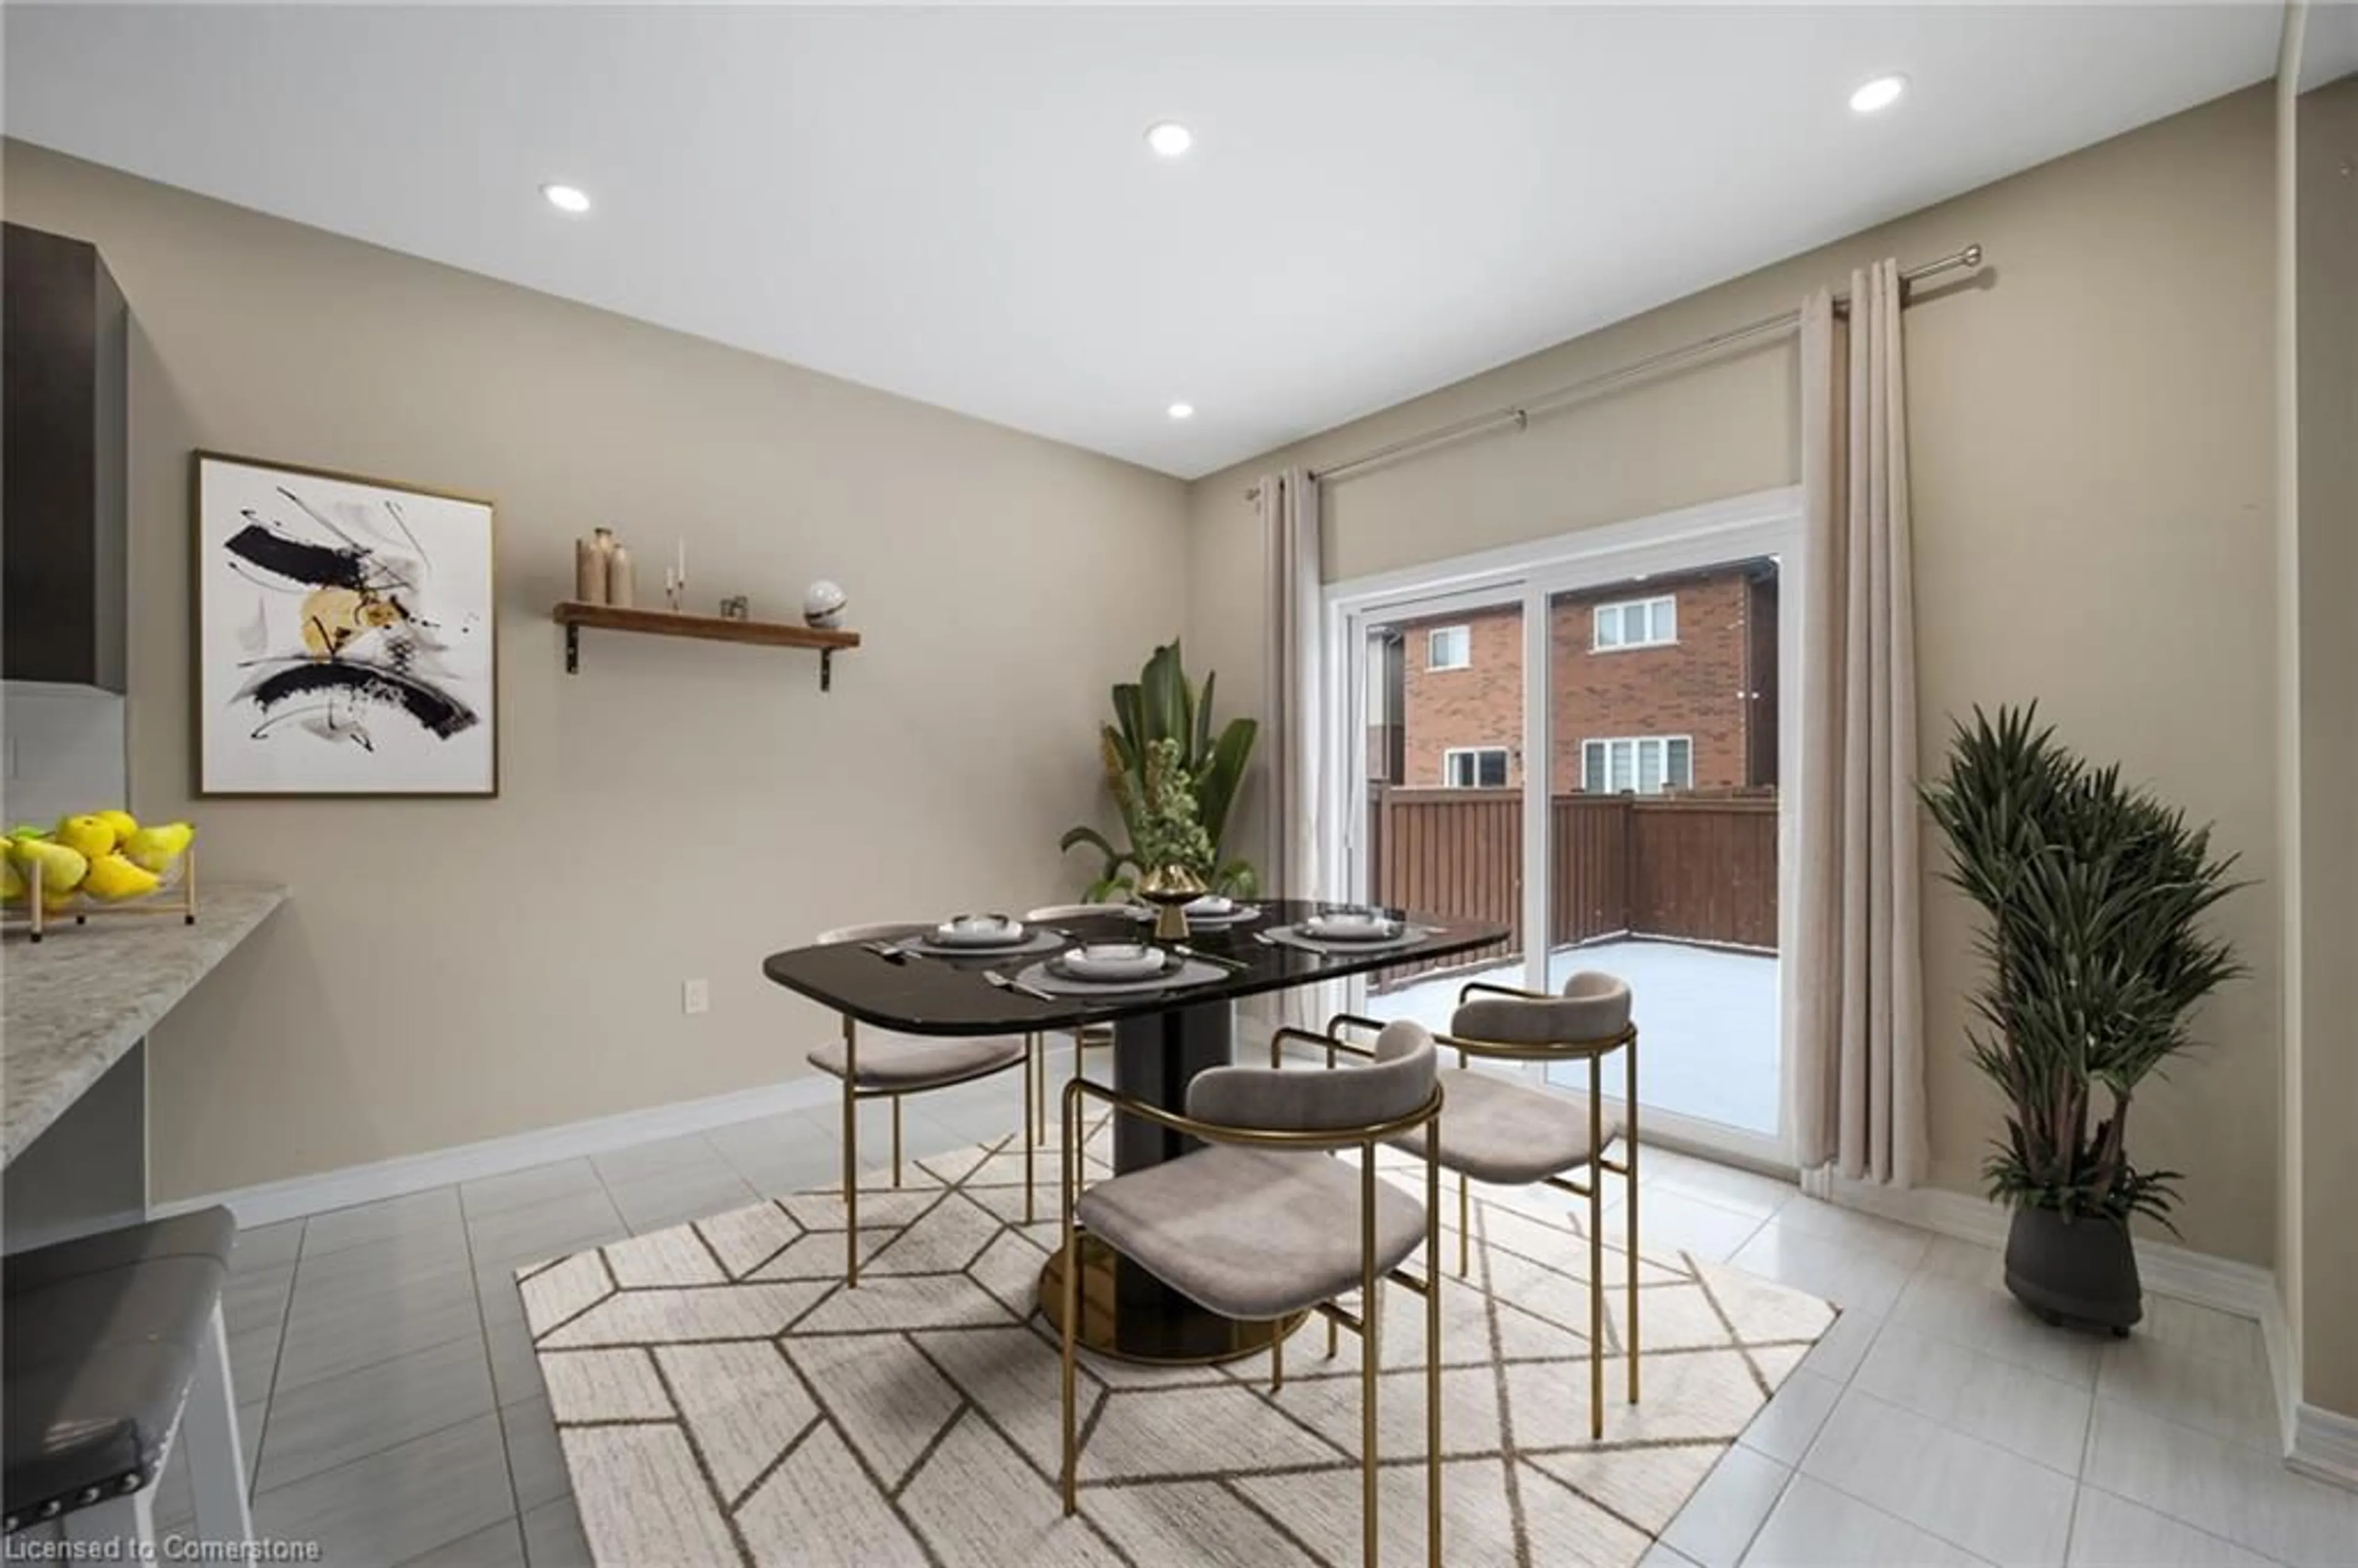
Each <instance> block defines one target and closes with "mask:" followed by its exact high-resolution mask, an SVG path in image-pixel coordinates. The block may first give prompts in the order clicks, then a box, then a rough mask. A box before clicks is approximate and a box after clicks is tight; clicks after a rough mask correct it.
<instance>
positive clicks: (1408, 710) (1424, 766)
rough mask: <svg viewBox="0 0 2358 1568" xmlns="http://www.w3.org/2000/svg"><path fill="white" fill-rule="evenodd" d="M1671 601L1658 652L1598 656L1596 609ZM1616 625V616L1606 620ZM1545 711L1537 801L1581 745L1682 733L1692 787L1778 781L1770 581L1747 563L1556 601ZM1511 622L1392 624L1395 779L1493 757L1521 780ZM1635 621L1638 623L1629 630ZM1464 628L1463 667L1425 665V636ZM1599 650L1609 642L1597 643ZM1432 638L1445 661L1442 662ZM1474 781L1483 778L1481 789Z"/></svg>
mask: <svg viewBox="0 0 2358 1568" xmlns="http://www.w3.org/2000/svg"><path fill="white" fill-rule="evenodd" d="M1664 598H1667V599H1671V600H1673V602H1674V604H1675V607H1676V608H1675V612H1674V613H1675V620H1676V637H1675V640H1674V641H1671V642H1669V643H1662V644H1660V645H1657V646H1632V647H1622V648H1611V647H1606V648H1599V647H1598V646H1597V645H1596V643H1597V633H1596V611H1597V610H1598V608H1599V607H1600V606H1608V605H1619V604H1625V603H1629V602H1632V601H1639V600H1656V599H1664ZM1616 614H1617V612H1616ZM1550 620H1551V622H1552V625H1551V627H1550V633H1549V639H1548V642H1549V660H1550V664H1551V669H1550V672H1549V675H1550V679H1551V683H1552V684H1551V686H1550V691H1551V693H1552V701H1553V703H1554V705H1555V708H1554V714H1553V723H1552V726H1551V743H1552V748H1553V751H1554V755H1553V757H1552V759H1551V763H1550V767H1549V770H1548V784H1549V789H1550V792H1551V793H1552V794H1557V795H1565V794H1570V793H1572V792H1574V791H1576V790H1578V789H1580V788H1581V787H1582V783H1583V780H1582V744H1583V742H1584V741H1590V740H1616V739H1637V738H1641V737H1663V738H1671V737H1684V738H1686V739H1687V740H1689V741H1691V742H1692V744H1693V785H1694V787H1696V788H1698V789H1732V788H1747V787H1761V786H1766V785H1773V784H1775V783H1776V782H1777V746H1776V736H1777V576H1776V568H1775V567H1774V565H1773V564H1771V563H1768V562H1765V561H1763V562H1747V563H1745V564H1743V565H1741V566H1736V567H1724V568H1714V569H1713V570H1711V571H1706V572H1694V573H1686V574H1682V575H1679V576H1675V577H1671V576H1664V577H1659V578H1655V579H1651V580H1649V581H1645V582H1638V583H1623V584H1619V585H1617V586H1615V587H1612V588H1608V589H1596V590H1594V591H1590V592H1584V593H1578V594H1567V595H1563V596H1562V597H1560V598H1558V599H1557V600H1555V602H1554V604H1553V606H1552V610H1551V613H1550ZM1522 622H1523V616H1522V611H1521V609H1520V606H1506V607H1503V608H1500V609H1496V610H1484V611H1474V612H1471V613H1466V614H1458V615H1446V616H1435V617H1432V618H1429V619H1425V620H1419V621H1410V622H1401V625H1400V627H1399V628H1398V632H1399V635H1400V643H1399V653H1398V657H1397V658H1396V659H1391V660H1389V661H1387V662H1388V663H1389V664H1390V665H1393V666H1395V667H1397V669H1398V672H1399V673H1398V675H1397V676H1396V677H1394V678H1396V679H1397V681H1398V683H1399V684H1398V691H1399V697H1400V700H1399V702H1398V704H1397V705H1396V707H1394V706H1393V705H1390V704H1389V703H1387V704H1385V705H1384V713H1385V715H1386V717H1387V718H1389V716H1390V714H1391V713H1393V712H1395V711H1396V712H1397V713H1398V715H1399V719H1398V723H1399V727H1400V734H1399V735H1398V736H1397V737H1396V738H1392V739H1391V741H1390V746H1389V747H1381V746H1379V747H1376V748H1372V749H1371V755H1381V754H1382V753H1383V752H1384V751H1386V750H1396V751H1397V752H1398V754H1399V755H1400V757H1401V777H1399V778H1397V779H1394V780H1391V781H1390V782H1393V783H1397V784H1407V785H1409V786H1412V787H1417V788H1430V787H1433V786H1436V785H1443V784H1448V783H1450V782H1451V781H1450V778H1449V776H1448V773H1447V771H1446V770H1447V763H1446V762H1445V758H1446V755H1447V753H1448V752H1451V751H1453V750H1461V749H1462V750H1475V749H1483V748H1499V749H1503V750H1504V751H1505V752H1506V762H1507V776H1506V779H1505V783H1506V784H1507V785H1508V786H1509V787H1517V788H1519V787H1520V786H1521V784H1522V783H1523V780H1524V764H1525V759H1524V757H1523V755H1522V728H1523V711H1522V704H1523V624H1522ZM1638 623H1639V624H1642V623H1643V622H1642V619H1641V620H1640V621H1639V622H1638ZM1459 626H1462V627H1464V628H1466V638H1465V641H1466V653H1467V654H1468V658H1467V661H1466V665H1465V667H1463V668H1442V669H1436V668H1433V633H1435V632H1441V631H1444V629H1446V628H1453V627H1459ZM1608 640H1609V639H1608ZM1452 641H1454V640H1453V639H1450V638H1447V637H1446V636H1444V652H1455V651H1456V650H1455V648H1454V647H1452V646H1450V645H1449V644H1450V643H1451V642H1452ZM1484 782H1487V781H1484Z"/></svg>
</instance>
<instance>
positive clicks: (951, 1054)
mask: <svg viewBox="0 0 2358 1568" xmlns="http://www.w3.org/2000/svg"><path fill="white" fill-rule="evenodd" d="M1023 1049H1024V1047H1023V1041H1022V1038H1021V1037H1020V1036H1017V1035H1012V1034H986V1035H982V1036H980V1037H979V1038H976V1039H972V1040H954V1039H921V1038H919V1037H917V1036H915V1035H911V1034H884V1033H861V1035H860V1054H859V1058H858V1061H859V1075H858V1078H857V1085H858V1087H860V1088H863V1089H901V1090H906V1089H937V1088H942V1087H946V1086H948V1085H950V1084H959V1083H964V1082H965V1081H966V1080H967V1079H968V1078H979V1077H981V1076H983V1075H984V1074H986V1073H995V1072H997V1071H999V1070H1000V1069H1001V1067H1011V1066H1013V1065H1015V1064H1016V1063H1018V1062H1021V1061H1022V1060H1023ZM808 1059H809V1062H810V1065H812V1066H814V1067H817V1069H818V1070H819V1071H820V1072H822V1073H825V1074H827V1076H830V1077H837V1078H839V1077H841V1076H843V1042H842V1041H840V1040H830V1041H828V1042H827V1044H824V1045H822V1046H820V1047H819V1048H818V1049H817V1050H816V1051H814V1052H812V1053H811V1054H810V1056H809V1058H808Z"/></svg>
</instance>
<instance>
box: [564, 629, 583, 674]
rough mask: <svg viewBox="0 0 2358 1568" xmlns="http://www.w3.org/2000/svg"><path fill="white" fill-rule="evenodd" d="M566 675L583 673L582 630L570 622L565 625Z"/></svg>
mask: <svg viewBox="0 0 2358 1568" xmlns="http://www.w3.org/2000/svg"><path fill="white" fill-rule="evenodd" d="M565 673H566V674H567V675H569V676H574V675H579V674H580V673H581V628H580V627H579V626H577V625H575V624H574V623H573V622H570V621H568V622H566V623H565Z"/></svg>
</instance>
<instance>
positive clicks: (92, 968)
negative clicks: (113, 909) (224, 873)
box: [0, 882, 287, 1163]
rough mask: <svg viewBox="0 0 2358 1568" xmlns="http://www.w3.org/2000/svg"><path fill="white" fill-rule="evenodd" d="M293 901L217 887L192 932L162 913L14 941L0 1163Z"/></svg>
mask: <svg viewBox="0 0 2358 1568" xmlns="http://www.w3.org/2000/svg"><path fill="white" fill-rule="evenodd" d="M286 899H287V890H286V889H285V888H283V887H276V886H272V885H268V884H264V883H256V882H244V883H238V882H210V883H207V884H206V886H205V887H204V889H203V891H202V892H201V893H200V895H199V898H198V901H197V923H196V924H195V925H186V924H184V923H183V922H181V921H180V920H178V919H176V918H174V917H172V916H170V915H164V914H155V915H142V916H140V917H139V918H137V919H130V918H123V919H114V920H93V921H92V922H91V923H90V924H89V925H74V924H72V923H71V922H70V921H68V922H67V923H66V924H64V925H55V926H52V927H50V929H49V935H48V936H47V937H45V938H44V939H43V940H42V941H41V942H40V943H38V945H37V944H35V943H33V942H32V941H31V940H29V939H28V938H27V937H26V936H24V935H21V934H17V933H11V934H10V935H9V936H8V938H7V943H6V946H5V951H0V968H5V980H4V981H0V984H4V985H5V991H6V1002H5V1033H0V1073H5V1079H0V1083H5V1106H0V1163H5V1162H8V1161H13V1160H15V1159H16V1156H17V1155H19V1154H21V1153H23V1152H25V1146H26V1145H27V1144H28V1143H30V1142H32V1141H33V1140H34V1139H36V1138H38V1137H39V1136H40V1135H41V1134H42V1133H43V1132H45V1131H47V1130H49V1124H50V1123H52V1122H54V1121H56V1120H57V1119H58V1118H59V1116H61V1115H63V1114H64V1113H65V1110H66V1108H67V1107H68V1106H70V1105H71V1104H73V1102H74V1101H75V1100H77V1099H79V1098H81V1096H82V1094H83V1092H84V1091H86V1090H87V1089H88V1088H89V1087H91V1086H92V1084H94V1083H96V1082H97V1081H98V1080H99V1078H100V1076H102V1075H103V1074H104V1073H105V1071H106V1070H107V1069H108V1068H109V1067H112V1066H113V1065H114V1064H115V1063H117V1062H119V1061H121V1060H122V1059H123V1057H124V1054H125V1053H126V1052H128V1051H129V1050H130V1049H131V1047H132V1046H134V1045H135V1044H138V1043H139V1042H140V1040H141V1039H143V1038H144V1037H145V1036H146V1033H147V1032H148V1031H149V1030H150V1029H152V1028H154V1027H155V1025H156V1022H157V1020H159V1019H161V1018H162V1017H163V1016H164V1015H165V1014H166V1013H168V1012H169V1011H172V1009H173V1008H175V1007H177V1006H178V1005H179V1002H180V999H181V998H182V997H185V996H187V995H188V994H189V991H190V990H191V989H194V988H195V986H196V983H197V982H198V981H199V980H201V979H204V978H205V977H206V976H207V975H209V974H211V972H212V969H213V966H214V965H216V964H218V963H220V962H221V961H222V959H223V958H224V957H228V956H229V953H230V950H231V949H232V948H233V947H235V946H237V945H238V944H239V943H241V942H243V941H244V940H245V939H246V937H247V935H250V934H251V933H252V932H253V930H254V927H255V926H257V925H261V924H262V922H263V921H264V919H265V918H266V917H267V916H268V915H269V914H270V912H271V911H272V910H274V909H276V908H277V907H278V906H279V905H280V904H281V903H285V902H286Z"/></svg>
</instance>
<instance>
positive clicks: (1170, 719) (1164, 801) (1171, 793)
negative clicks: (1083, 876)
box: [1058, 641, 1260, 899]
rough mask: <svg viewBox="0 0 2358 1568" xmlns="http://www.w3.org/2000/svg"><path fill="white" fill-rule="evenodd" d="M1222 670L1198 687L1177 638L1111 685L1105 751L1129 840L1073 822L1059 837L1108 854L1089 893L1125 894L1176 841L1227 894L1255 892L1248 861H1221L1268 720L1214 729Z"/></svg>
mask: <svg viewBox="0 0 2358 1568" xmlns="http://www.w3.org/2000/svg"><path fill="white" fill-rule="evenodd" d="M1218 678H1219V677H1218V676H1216V675H1206V676H1205V677H1204V688H1203V690H1202V691H1201V692H1200V693H1198V692H1197V691H1196V689H1195V683H1194V682H1192V681H1190V680H1189V679H1188V678H1187V670H1186V665H1185V664H1184V661H1183V659H1182V658H1181V655H1180V652H1179V644H1178V643H1177V642H1176V641H1174V642H1170V643H1164V644H1163V646H1161V647H1159V648H1156V649H1155V650H1154V652H1153V654H1152V656H1150V657H1149V658H1148V659H1147V661H1146V667H1145V668H1144V669H1142V670H1141V671H1140V672H1139V678H1138V680H1137V682H1136V683H1135V684H1131V683H1128V682H1125V683H1124V684H1122V685H1120V686H1117V687H1114V688H1113V714H1114V722H1112V723H1111V724H1108V725H1105V726H1104V727H1103V728H1102V729H1101V730H1099V731H1098V756H1099V759H1100V761H1101V762H1103V764H1104V767H1105V773H1106V783H1107V784H1108V786H1109V788H1111V790H1112V791H1113V798H1114V804H1115V805H1116V806H1119V807H1120V811H1121V820H1122V826H1123V827H1124V828H1125V829H1126V830H1127V833H1128V836H1129V838H1130V846H1129V847H1128V848H1127V849H1117V848H1116V847H1115V846H1114V845H1113V843H1112V842H1111V841H1110V840H1109V839H1108V838H1106V836H1105V835H1104V834H1102V833H1100V832H1098V830H1097V829H1096V828H1094V827H1074V828H1070V829H1068V830H1067V831H1066V832H1065V836H1064V838H1062V839H1061V840H1059V841H1058V847H1059V848H1061V849H1067V850H1069V849H1075V848H1076V847H1078V846H1080V845H1084V844H1086V845H1087V846H1088V847H1089V848H1091V849H1095V850H1096V851H1097V852H1098V855H1100V856H1101V857H1102V858H1103V862H1102V865H1101V866H1100V868H1099V870H1098V875H1097V877H1096V879H1095V880H1094V881H1091V882H1090V883H1089V887H1088V892H1087V896H1088V897H1089V898H1091V899H1100V898H1107V897H1109V896H1111V895H1112V894H1114V893H1116V892H1128V891H1130V888H1131V887H1132V886H1134V885H1135V883H1136V881H1137V879H1138V878H1139V877H1141V876H1143V875H1145V874H1146V872H1148V871H1152V869H1154V866H1155V865H1156V864H1158V863H1162V864H1167V863H1170V862H1169V861H1168V860H1163V861H1157V860H1153V859H1152V858H1151V857H1152V856H1156V855H1165V856H1167V855H1171V854H1173V853H1174V849H1172V846H1173V844H1174V842H1175V843H1177V844H1178V845H1179V846H1180V849H1181V850H1182V851H1184V859H1182V860H1181V861H1180V863H1182V864H1184V865H1186V866H1187V868H1188V869H1189V870H1190V871H1194V872H1195V873H1196V875H1198V876H1200V877H1202V878H1203V879H1204V880H1205V881H1206V882H1208V883H1209V884H1210V885H1211V886H1213V887H1215V888H1217V889H1218V890H1220V891H1221V892H1231V893H1238V894H1240V895H1246V896H1249V895H1250V894H1251V893H1252V892H1254V891H1255V890H1256V888H1257V887H1258V885H1259V881H1260V879H1259V877H1258V875H1257V874H1256V873H1255V872H1254V871H1253V868H1252V866H1251V865H1250V863H1249V862H1248V861H1245V860H1222V859H1221V852H1220V842H1221V839H1222V838H1223V837H1225V835H1226V833H1227V831H1228V810H1229V807H1230V806H1234V805H1235V804H1236V798H1237V788H1238V785H1239V784H1241V783H1242V782H1243V780H1244V773H1245V763H1246V762H1247V761H1248V760H1249V759H1250V757H1251V755H1252V746H1253V738H1254V736H1255V735H1256V734H1257V733H1258V731H1259V730H1260V726H1259V725H1257V724H1256V723H1255V722H1254V721H1253V720H1251V719H1230V720H1228V726H1227V728H1225V729H1223V730H1220V731H1219V732H1218V733H1217V735H1215V734H1214V733H1213V730H1212V688H1213V686H1214V684H1215V683H1216V682H1217V680H1218ZM1186 819H1192V821H1193V824H1194V825H1195V827H1196V828H1198V829H1200V832H1201V838H1202V843H1201V846H1200V847H1199V846H1198V845H1197V844H1196V842H1195V837H1194V836H1193V835H1190V834H1187V833H1185V832H1184V831H1180V830H1179V829H1181V828H1182V827H1184V821H1185V820H1186Z"/></svg>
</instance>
